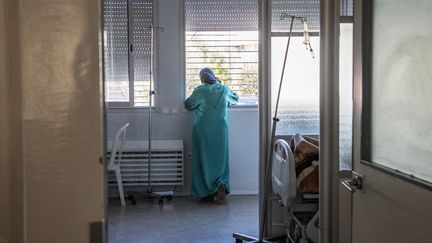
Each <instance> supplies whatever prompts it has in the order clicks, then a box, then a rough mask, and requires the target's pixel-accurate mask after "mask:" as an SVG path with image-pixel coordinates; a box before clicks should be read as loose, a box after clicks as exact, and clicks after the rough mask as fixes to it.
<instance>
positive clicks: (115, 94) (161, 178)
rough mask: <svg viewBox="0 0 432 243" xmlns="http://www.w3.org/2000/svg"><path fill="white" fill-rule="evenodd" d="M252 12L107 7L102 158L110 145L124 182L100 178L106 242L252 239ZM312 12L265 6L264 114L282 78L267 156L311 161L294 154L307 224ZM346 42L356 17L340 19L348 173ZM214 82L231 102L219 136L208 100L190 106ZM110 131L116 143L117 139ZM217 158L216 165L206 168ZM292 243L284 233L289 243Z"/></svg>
mask: <svg viewBox="0 0 432 243" xmlns="http://www.w3.org/2000/svg"><path fill="white" fill-rule="evenodd" d="M344 4H345V5H344V6H343V7H344V9H343V17H344V18H346V19H347V20H349V19H350V17H352V4H353V3H352V1H346V2H344ZM258 9H259V1H257V0H247V1H229V0H227V1H214V0H184V1H168V0H162V1H152V0H129V1H127V0H105V1H104V5H103V18H104V32H103V35H104V56H105V62H104V74H105V102H106V104H107V106H106V137H107V139H108V143H107V152H108V153H109V156H110V155H111V150H112V149H113V148H114V146H118V147H119V148H122V149H121V151H120V152H117V153H118V158H117V161H114V160H113V164H119V166H118V171H120V173H119V174H120V176H119V178H121V181H117V180H118V179H117V177H116V174H115V173H117V172H116V170H115V166H113V168H112V170H111V171H108V177H107V178H108V196H109V200H108V240H109V242H141V241H142V240H144V241H145V242H213V241H212V240H211V239H219V241H215V242H229V241H233V240H234V238H233V235H232V234H233V233H235V232H239V233H241V234H247V235H251V236H258V231H259V198H258V193H259V190H258V185H259V162H258V161H259V141H260V139H259V124H258V121H259V116H258V112H259V111H258V109H259V108H258V106H259V104H260V100H259V83H258V80H259V60H260V59H259V53H258V52H259V32H258V29H259V23H258V22H259V18H258ZM319 11H320V3H319V1H318V0H312V1H272V4H271V15H272V16H271V38H270V41H271V60H270V62H271V65H272V69H271V78H272V82H271V84H272V86H271V93H272V95H271V100H272V112H274V111H275V107H276V101H277V98H278V97H277V94H278V88H279V86H278V85H279V83H280V79H281V75H282V72H284V75H283V77H282V84H283V85H282V87H281V91H280V97H279V101H278V105H279V107H278V114H277V117H278V118H279V119H280V121H279V122H278V124H277V129H276V131H275V138H274V140H275V141H276V140H278V139H279V138H283V139H282V140H280V141H279V142H278V143H277V145H275V146H277V148H275V150H277V151H278V152H279V154H278V155H277V156H287V155H286V154H284V153H287V151H286V150H284V151H282V150H283V149H290V150H293V151H295V153H297V154H304V155H306V156H307V157H308V158H305V159H302V160H300V159H298V160H297V163H298V164H302V165H299V166H297V168H296V170H297V173H296V171H294V170H292V171H290V173H291V174H289V175H294V177H295V176H296V174H297V176H300V177H302V178H304V179H302V180H303V181H304V182H299V183H300V184H301V185H300V186H299V190H301V192H302V193H309V194H308V196H309V197H310V199H307V200H309V201H310V202H309V203H308V205H307V206H308V207H309V208H308V209H307V210H308V212H307V213H306V214H308V215H301V216H299V217H306V218H308V219H305V220H311V219H312V217H313V216H314V215H315V214H317V211H318V191H319V189H318V166H317V165H318V161H319V160H318V159H319V152H318V151H319V145H318V143H319V142H318V141H319V60H320V57H319V53H320V41H319V30H320V23H319V21H320V20H319ZM291 16H295V18H294V19H291ZM291 22H292V23H291ZM291 24H292V26H291V30H290V25H291ZM290 35H291V37H290ZM352 36H353V33H352V21H351V22H349V21H347V23H343V24H341V52H342V55H341V56H342V58H345V59H346V60H345V59H342V61H341V63H343V65H344V66H343V67H342V68H341V70H343V72H342V73H341V82H340V86H341V97H342V99H341V128H342V129H341V134H342V135H341V140H342V142H343V144H344V147H343V148H342V149H341V152H342V153H341V154H342V156H343V158H342V159H343V163H342V164H341V166H342V167H343V169H345V170H349V169H350V166H351V161H350V160H349V159H348V158H349V157H350V156H351V144H350V141H351V136H350V135H349V134H350V133H351V129H352V115H351V113H352V101H351V99H352V62H350V59H352ZM289 37H290V44H289V50H288V54H287V56H286V57H285V53H286V47H287V42H288V38H289ZM285 60H286V61H285ZM284 61H285V62H286V63H285V66H284ZM208 69H210V70H208ZM283 69H284V70H283ZM206 75H208V76H209V77H210V78H208V77H207V76H206ZM206 77H207V79H206ZM213 77H215V78H216V79H218V81H217V82H220V84H222V85H223V86H225V87H227V88H228V89H229V91H228V92H232V93H233V94H235V96H236V97H235V99H232V97H231V100H230V98H228V101H227V104H223V106H225V107H226V108H222V110H220V112H222V113H223V112H226V113H227V114H226V116H225V118H224V122H225V123H226V125H227V126H228V127H227V131H224V127H223V125H219V123H218V122H217V121H212V119H214V120H216V119H218V118H217V117H210V118H206V117H208V116H211V115H210V114H211V112H209V111H208V112H207V110H212V109H213V108H212V106H215V105H214V104H213V103H211V105H208V106H206V105H202V107H201V106H200V107H198V108H195V107H194V105H193V103H200V102H204V101H199V99H203V100H205V102H210V101H209V100H208V99H210V98H209V97H210V96H212V95H215V96H217V97H219V96H220V95H221V94H219V93H214V94H213V93H208V92H210V91H208V90H204V91H200V92H201V93H200V92H199V90H202V89H203V88H204V87H205V86H208V85H209V83H210V84H211V85H213V84H212V78H213ZM128 80H129V81H128ZM200 85H203V86H202V87H201V89H200ZM194 92H196V94H193V93H194ZM206 92H207V93H206ZM204 95H207V96H204ZM201 96H204V98H194V97H201ZM228 96H230V95H229V94H228ZM231 96H232V94H231ZM189 97H190V98H189ZM192 99H196V100H193V101H192ZM185 100H186V101H185ZM217 102H220V101H219V98H217ZM222 102H224V101H222ZM149 107H151V109H149ZM198 117H202V121H200V122H201V123H198V121H197V120H198ZM116 133H118V134H119V135H120V137H119V139H118V141H117V143H118V144H119V145H115V144H114V142H113V141H114V139H115V138H116V137H115V136H116ZM220 133H222V134H223V135H222V137H221V138H219V137H218V134H220ZM226 135H227V137H226V138H225V137H224V136H226ZM294 135H295V137H293V136H294ZM209 136H210V138H208V137H209ZM149 141H150V143H149ZM288 143H291V144H292V147H289V146H288V147H286V145H287V144H288ZM215 147H220V148H221V149H218V150H215V149H216V148H215ZM224 147H226V149H225V148H224ZM212 150H215V151H217V152H214V153H212V152H211V151H212ZM148 151H151V152H150V153H149V152H148ZM225 153H228V155H225ZM149 154H150V155H149ZM293 155H294V153H291V154H290V155H289V156H293ZM194 156H196V157H198V158H197V159H195V158H194ZM221 156H222V157H221ZM225 156H226V157H225ZM149 157H150V159H149ZM213 157H215V158H213ZM118 159H120V160H121V161H120V162H118ZM284 159H287V158H284ZM149 160H150V162H148V161H149ZM225 160H226V161H225ZM110 162H111V161H110ZM221 163H222V164H224V165H223V167H224V168H219V167H220V166H219V165H217V166H216V165H214V164H221ZM149 164H150V165H149ZM275 169H276V168H275ZM280 169H281V170H282V171H285V170H286V169H287V168H280ZM302 170H305V171H304V172H303V173H301V172H302ZM288 171H289V170H288ZM292 173H294V174H292ZM287 175H288V174H287ZM148 178H151V179H150V180H149V179H148ZM279 179H280V180H281V181H283V180H285V179H284V178H279ZM291 180H292V179H291ZM294 181H295V179H294ZM119 183H122V187H121V188H119V186H118V185H119ZM202 184H205V186H203V185H202ZM294 184H297V183H294ZM221 186H224V187H225V188H223V189H220V188H219V187H221ZM290 186H293V185H290ZM295 186H296V185H295ZM296 187H297V186H296ZM119 190H123V192H122V194H123V195H122V196H119ZM220 190H223V191H224V192H223V194H226V195H219V194H220V193H221V192H220ZM282 194H283V195H284V193H282ZM119 197H121V199H120V198H119ZM220 197H223V198H220ZM284 197H285V196H284ZM284 200H285V201H284V202H283V203H284V204H288V202H287V199H286V198H284ZM304 200H306V199H304ZM273 201H275V202H276V201H277V200H273ZM285 207H288V205H286V206H285ZM279 223H280V224H281V225H283V224H286V226H279V228H280V229H283V228H284V227H285V228H290V227H295V225H294V224H293V223H292V222H291V224H293V225H291V226H290V225H289V224H290V222H289V216H287V218H286V220H283V219H282V221H280V222H279ZM192 226H193V227H192ZM304 226H306V224H304ZM192 228H194V230H193V232H189V230H190V229H192ZM234 231H235V232H234ZM179 235H181V237H179ZM317 235H318V234H317V233H316V235H314V236H311V237H316V236H317ZM300 239H301V236H299V235H294V234H292V235H291V240H293V241H295V242H298V241H299V240H300ZM307 239H308V240H310V237H308V238H307ZM303 240H306V238H304V239H303ZM315 240H317V238H315ZM315 242H316V241H315Z"/></svg>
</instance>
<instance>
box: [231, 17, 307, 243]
mask: <svg viewBox="0 0 432 243" xmlns="http://www.w3.org/2000/svg"><path fill="white" fill-rule="evenodd" d="M280 18H281V20H283V19H285V18H290V19H291V23H290V29H289V35H288V42H287V46H286V50H285V57H284V62H283V66H282V73H281V77H280V81H279V88H278V94H277V99H276V107H275V111H274V117H273V123H272V131H271V137H270V148H269V150H268V160H267V165H266V168H265V174H264V183H265V186H264V195H263V198H264V199H263V205H262V207H261V210H260V219H261V221H260V225H259V238H255V237H251V236H248V235H244V234H240V233H234V234H233V237H234V238H235V239H236V243H239V242H242V241H247V242H255V243H266V242H285V239H286V235H278V236H273V237H268V238H264V234H265V231H266V230H265V229H266V224H267V214H268V212H267V211H268V202H269V200H270V199H269V191H270V190H271V188H270V186H271V180H270V178H271V170H272V163H273V150H274V140H275V136H276V125H277V123H278V122H279V120H280V119H279V118H278V117H277V112H278V108H279V98H280V93H281V89H282V80H283V76H284V73H285V67H286V61H287V57H288V49H289V45H290V41H291V35H292V28H293V24H294V20H296V19H297V20H300V21H301V22H302V23H303V24H304V25H305V23H306V18H305V17H298V16H293V15H287V14H286V13H282V14H281V17H280ZM304 28H305V29H304V35H305V41H304V44H305V45H306V48H309V51H310V52H311V53H312V57H313V50H312V48H311V46H310V42H309V34H308V32H307V26H306V25H305V26H304ZM308 45H309V46H308Z"/></svg>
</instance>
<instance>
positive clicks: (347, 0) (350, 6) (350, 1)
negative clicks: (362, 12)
mask: <svg viewBox="0 0 432 243" xmlns="http://www.w3.org/2000/svg"><path fill="white" fill-rule="evenodd" d="M353 12H354V0H341V14H340V15H341V16H353Z"/></svg>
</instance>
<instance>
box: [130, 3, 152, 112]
mask: <svg viewBox="0 0 432 243" xmlns="http://www.w3.org/2000/svg"><path fill="white" fill-rule="evenodd" d="M129 1H130V2H129V8H130V22H131V23H130V24H129V25H130V34H131V38H130V39H131V44H132V45H133V49H132V56H133V64H132V65H133V76H134V102H135V105H136V106H148V105H149V99H148V94H149V91H150V90H149V87H150V70H151V68H152V67H151V64H152V63H151V58H152V54H151V53H152V29H151V26H152V25H153V0H129Z"/></svg>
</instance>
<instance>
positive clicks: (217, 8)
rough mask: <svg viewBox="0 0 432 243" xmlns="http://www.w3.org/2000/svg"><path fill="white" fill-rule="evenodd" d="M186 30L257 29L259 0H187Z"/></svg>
mask: <svg viewBox="0 0 432 243" xmlns="http://www.w3.org/2000/svg"><path fill="white" fill-rule="evenodd" d="M185 17H186V18H185V20H186V31H257V30H258V2H257V0H240V1H234V0H222V1H217V0H185Z"/></svg>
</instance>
